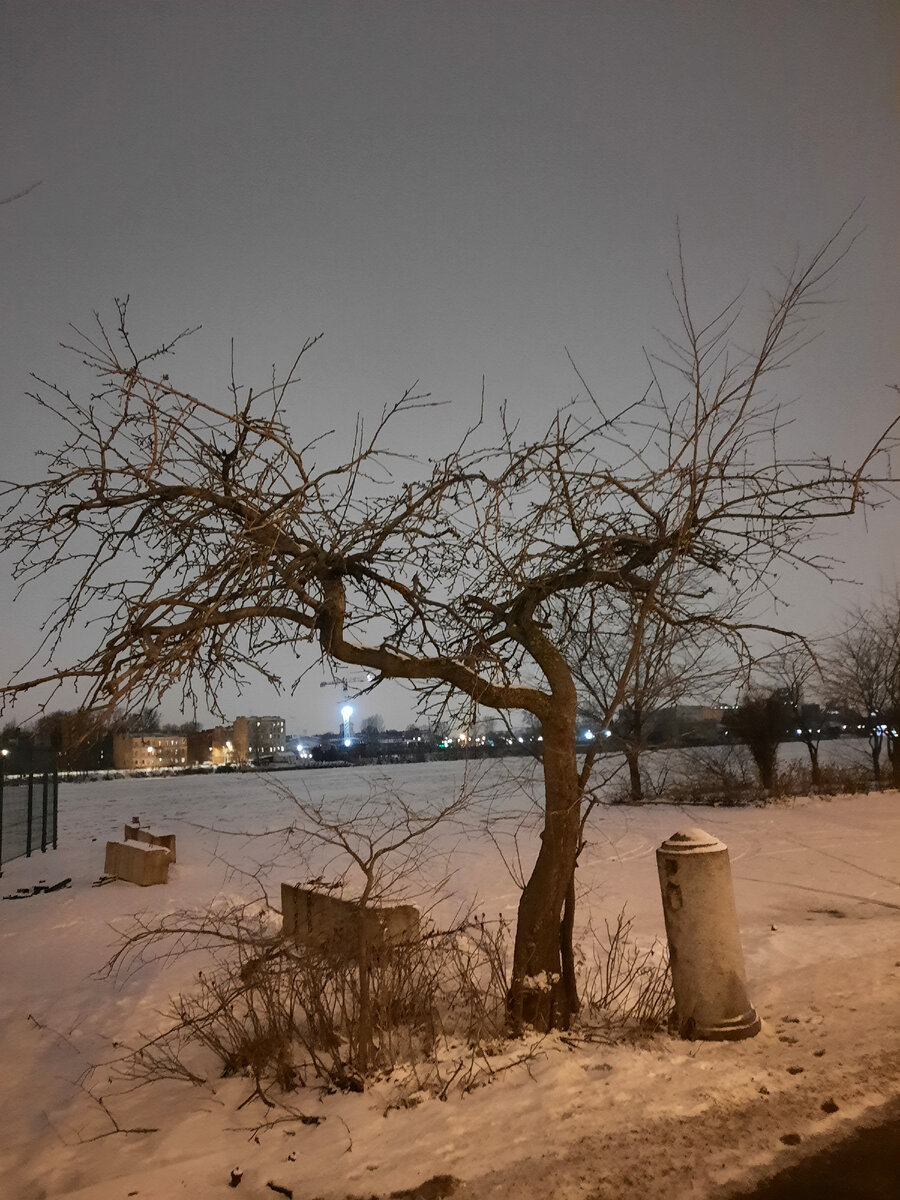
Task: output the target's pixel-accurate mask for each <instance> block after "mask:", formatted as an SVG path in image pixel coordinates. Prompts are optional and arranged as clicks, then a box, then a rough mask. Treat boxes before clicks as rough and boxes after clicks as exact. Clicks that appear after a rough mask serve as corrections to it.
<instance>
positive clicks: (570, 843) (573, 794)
mask: <svg viewBox="0 0 900 1200" xmlns="http://www.w3.org/2000/svg"><path fill="white" fill-rule="evenodd" d="M572 710H573V711H572V712H571V713H570V714H569V713H564V714H562V715H558V714H556V715H554V717H553V718H552V719H550V720H547V721H544V723H543V738H544V743H543V749H544V754H543V759H544V792H545V809H544V828H543V831H542V833H541V848H540V850H539V852H538V856H537V861H536V862H535V865H534V870H533V871H532V873H531V877H530V878H529V880H528V882H527V883H526V885H525V887H524V889H523V891H522V896H521V899H520V901H519V913H518V921H517V926H516V942H515V949H514V952H513V972H512V982H511V984H510V991H509V998H508V1013H509V1019H510V1024H511V1026H512V1028H513V1030H514V1031H516V1032H518V1031H520V1030H521V1029H522V1027H523V1025H526V1024H527V1025H533V1026H534V1028H535V1029H539V1030H547V1029H552V1028H557V1027H562V1028H565V1027H566V1026H568V1024H569V1021H570V1019H571V1016H572V1014H573V1011H574V1010H575V1009H577V985H576V981H575V977H574V961H573V958H572V956H571V955H569V954H566V955H565V956H563V954H562V952H561V946H562V938H563V935H564V926H563V922H562V913H563V906H564V905H565V903H566V898H567V896H568V895H569V891H570V888H574V870H575V859H576V856H577V853H578V839H579V834H580V821H579V818H580V813H581V800H580V788H579V785H578V767H577V763H576V759H575V713H574V704H573V705H572ZM573 917H574V912H573V909H572V907H570V910H569V913H568V914H567V919H568V920H570V921H571V920H572V919H573Z"/></svg>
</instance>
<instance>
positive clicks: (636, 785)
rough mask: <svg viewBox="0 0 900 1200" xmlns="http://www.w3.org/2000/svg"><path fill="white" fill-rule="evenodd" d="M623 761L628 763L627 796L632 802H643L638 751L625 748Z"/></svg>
mask: <svg viewBox="0 0 900 1200" xmlns="http://www.w3.org/2000/svg"><path fill="white" fill-rule="evenodd" d="M625 761H626V763H627V764H628V781H629V789H628V798H629V800H630V801H631V803H632V804H643V803H644V788H643V785H642V784H641V768H640V752H639V751H638V750H635V749H628V750H626V751H625Z"/></svg>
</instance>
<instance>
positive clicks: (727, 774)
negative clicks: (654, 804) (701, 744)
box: [665, 746, 766, 808]
mask: <svg viewBox="0 0 900 1200" xmlns="http://www.w3.org/2000/svg"><path fill="white" fill-rule="evenodd" d="M681 764H682V766H681V771H680V772H679V775H678V778H676V779H673V780H672V782H671V783H669V784H668V786H667V788H666V795H665V800H666V802H667V803H669V804H700V805H711V806H721V807H726V808H734V807H738V806H741V805H748V804H757V803H759V802H760V801H761V800H763V799H764V798H765V796H766V793H765V792H764V791H763V789H762V788H761V787H760V785H759V780H758V778H757V775H756V771H755V770H754V769H753V766H752V764H751V762H750V758H749V755H748V754H747V753H746V752H745V751H744V749H743V747H741V746H729V747H727V748H724V750H723V748H721V747H710V748H709V749H708V750H705V751H700V750H693V751H691V753H690V754H685V755H683V756H682V759H681Z"/></svg>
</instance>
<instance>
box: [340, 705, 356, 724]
mask: <svg viewBox="0 0 900 1200" xmlns="http://www.w3.org/2000/svg"><path fill="white" fill-rule="evenodd" d="M341 716H342V717H343V718H344V720H345V721H349V720H350V718H351V717H352V716H353V705H352V704H345V705H344V706H343V708H342V709H341Z"/></svg>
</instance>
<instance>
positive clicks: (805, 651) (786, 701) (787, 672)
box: [769, 642, 822, 787]
mask: <svg viewBox="0 0 900 1200" xmlns="http://www.w3.org/2000/svg"><path fill="white" fill-rule="evenodd" d="M775 659H776V660H777V661H776V662H773V665H772V666H771V667H770V669H769V677H770V678H771V680H772V682H773V683H774V684H775V685H776V688H777V691H778V695H779V697H780V698H781V701H782V704H783V706H784V709H785V714H786V716H788V717H789V718H790V720H791V721H792V722H793V725H794V730H795V731H796V736H797V737H798V738H799V739H800V740H801V741H802V742H803V744H804V746H806V749H807V752H808V754H809V769H810V782H811V783H812V785H813V787H818V786H819V785H820V784H821V782H822V768H821V767H820V765H819V743H820V742H821V740H822V722H821V717H820V718H819V719H818V720H816V719H813V718H812V716H811V713H812V710H813V706H812V705H810V704H809V703H808V702H807V701H808V698H809V696H808V693H809V689H810V685H811V683H812V681H813V680H815V679H820V678H821V671H820V668H819V664H818V662H817V660H816V658H815V657H814V656H813V654H812V651H811V650H810V648H809V647H808V646H807V645H806V644H805V643H803V642H797V643H795V644H794V645H792V646H788V647H786V648H785V649H784V650H782V651H780V652H779V653H778V655H777V656H775Z"/></svg>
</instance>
